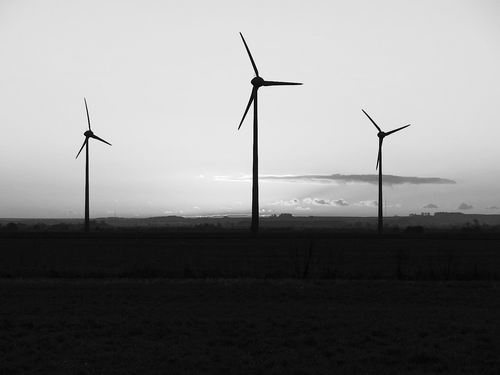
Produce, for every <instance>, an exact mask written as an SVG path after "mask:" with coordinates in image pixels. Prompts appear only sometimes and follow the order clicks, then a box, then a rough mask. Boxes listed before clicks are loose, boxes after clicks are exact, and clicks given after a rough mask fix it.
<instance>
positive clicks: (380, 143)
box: [375, 138, 383, 170]
mask: <svg viewBox="0 0 500 375" xmlns="http://www.w3.org/2000/svg"><path fill="white" fill-rule="evenodd" d="M382 142H383V138H379V141H378V157H377V166H376V167H375V169H376V170H377V169H378V165H379V164H380V159H381V158H382Z"/></svg>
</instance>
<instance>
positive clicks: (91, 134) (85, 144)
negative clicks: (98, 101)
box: [76, 98, 111, 232]
mask: <svg viewBox="0 0 500 375" xmlns="http://www.w3.org/2000/svg"><path fill="white" fill-rule="evenodd" d="M83 100H84V101H85V110H86V111H87V122H88V124H89V130H87V131H86V132H85V133H83V135H84V136H85V140H84V141H83V144H82V147H81V148H80V151H78V154H76V158H78V155H80V152H82V150H83V148H84V147H85V156H86V158H85V232H88V231H89V228H90V222H89V138H94V139H97V140H98V141H101V142H104V143H106V144H108V145H110V146H111V143H109V142H106V141H105V140H104V139H102V138H99V137H98V136H97V135H95V134H94V132H92V129H91V128H90V116H89V107H88V106H87V99H85V98H83Z"/></svg>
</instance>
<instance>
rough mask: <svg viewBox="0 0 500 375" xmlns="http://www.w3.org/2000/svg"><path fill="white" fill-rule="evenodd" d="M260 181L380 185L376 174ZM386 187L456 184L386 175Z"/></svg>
mask: <svg viewBox="0 0 500 375" xmlns="http://www.w3.org/2000/svg"><path fill="white" fill-rule="evenodd" d="M259 179H260V180H267V181H287V182H321V183H331V182H338V183H367V184H375V185H376V184H378V175H376V174H331V175H296V176H292V175H288V176H261V177H259ZM383 183H384V185H401V184H413V185H420V184H456V182H455V181H453V180H448V179H445V178H438V177H406V176H394V175H390V174H388V175H384V178H383Z"/></svg>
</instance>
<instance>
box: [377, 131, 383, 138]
mask: <svg viewBox="0 0 500 375" xmlns="http://www.w3.org/2000/svg"><path fill="white" fill-rule="evenodd" d="M377 136H378V137H379V138H384V137H385V133H384V132H378V134H377Z"/></svg>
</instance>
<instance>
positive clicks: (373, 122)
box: [362, 109, 382, 132]
mask: <svg viewBox="0 0 500 375" xmlns="http://www.w3.org/2000/svg"><path fill="white" fill-rule="evenodd" d="M362 111H363V113H364V114H365V115H366V117H368V118H369V119H370V121H371V122H372V124H373V125H375V127H376V128H377V130H378V131H379V132H381V131H382V129H380V128H379V127H378V125H377V124H376V123H375V121H373V119H372V118H371V117H370V115H368V113H366V112H365V110H364V109H362Z"/></svg>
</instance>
